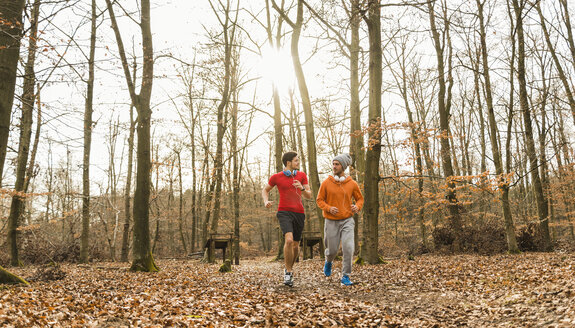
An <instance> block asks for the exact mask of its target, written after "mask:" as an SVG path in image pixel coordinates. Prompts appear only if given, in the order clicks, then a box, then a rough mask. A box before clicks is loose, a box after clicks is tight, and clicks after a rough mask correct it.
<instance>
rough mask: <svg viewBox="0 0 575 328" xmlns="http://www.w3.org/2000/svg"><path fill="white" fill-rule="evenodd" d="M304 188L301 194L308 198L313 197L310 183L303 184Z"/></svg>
mask: <svg viewBox="0 0 575 328" xmlns="http://www.w3.org/2000/svg"><path fill="white" fill-rule="evenodd" d="M303 187H304V190H302V192H301V195H302V196H303V197H304V198H306V199H311V188H310V187H309V185H308V184H305V185H303Z"/></svg>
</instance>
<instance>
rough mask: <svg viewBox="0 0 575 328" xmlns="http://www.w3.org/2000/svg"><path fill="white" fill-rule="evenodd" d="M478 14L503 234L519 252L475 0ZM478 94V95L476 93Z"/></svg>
mask: <svg viewBox="0 0 575 328" xmlns="http://www.w3.org/2000/svg"><path fill="white" fill-rule="evenodd" d="M476 2H477V9H478V14H479V37H480V40H481V57H482V66H483V78H484V80H485V98H486V99H485V100H486V102H487V115H488V119H489V137H490V140H491V152H492V153H493V162H494V164H495V173H496V174H497V176H498V178H497V181H498V186H499V188H500V190H501V192H500V194H499V199H500V201H501V205H502V207H503V218H504V221H505V234H506V236H507V250H508V252H509V253H513V254H516V253H519V247H518V246H517V240H516V238H515V224H514V223H513V216H512V214H511V206H510V204H509V181H508V180H507V179H506V178H505V177H504V172H503V160H502V158H501V150H500V149H499V140H498V137H497V121H496V119H495V110H494V106H493V96H492V92H491V77H490V73H489V63H488V57H487V40H486V32H485V21H484V17H483V3H482V2H481V0H476ZM478 96H479V95H478Z"/></svg>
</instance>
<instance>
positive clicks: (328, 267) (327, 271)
mask: <svg viewBox="0 0 575 328" xmlns="http://www.w3.org/2000/svg"><path fill="white" fill-rule="evenodd" d="M331 265H332V262H328V261H325V264H324V265H323V274H325V276H326V277H329V276H331Z"/></svg>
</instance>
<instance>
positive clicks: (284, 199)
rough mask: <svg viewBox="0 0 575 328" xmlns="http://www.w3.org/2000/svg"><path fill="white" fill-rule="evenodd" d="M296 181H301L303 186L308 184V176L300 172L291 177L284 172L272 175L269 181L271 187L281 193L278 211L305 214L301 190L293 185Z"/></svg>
mask: <svg viewBox="0 0 575 328" xmlns="http://www.w3.org/2000/svg"><path fill="white" fill-rule="evenodd" d="M294 180H299V182H301V185H302V186H303V185H306V184H308V182H307V175H306V174H305V173H303V172H300V171H298V172H297V174H296V175H295V176H290V177H288V176H286V175H285V174H284V173H283V172H279V173H276V174H274V175H272V176H271V178H270V180H269V181H268V184H269V185H270V186H272V187H273V186H277V187H278V191H279V193H280V202H279V205H278V211H290V212H296V213H304V210H303V203H302V200H301V189H300V188H297V187H295V186H294V185H293V183H294Z"/></svg>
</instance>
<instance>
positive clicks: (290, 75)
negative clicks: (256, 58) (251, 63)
mask: <svg viewBox="0 0 575 328" xmlns="http://www.w3.org/2000/svg"><path fill="white" fill-rule="evenodd" d="M258 67H259V70H260V76H262V77H263V79H264V81H265V82H266V83H270V84H271V83H273V84H275V85H276V86H277V88H278V90H279V92H280V94H282V93H283V94H285V93H287V91H288V90H289V89H290V88H293V87H294V85H295V73H294V70H293V63H292V60H291V55H290V53H289V52H288V51H286V50H285V49H280V50H277V49H273V48H270V47H267V48H265V49H264V50H263V51H262V56H261V58H260V62H259V65H258Z"/></svg>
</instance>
